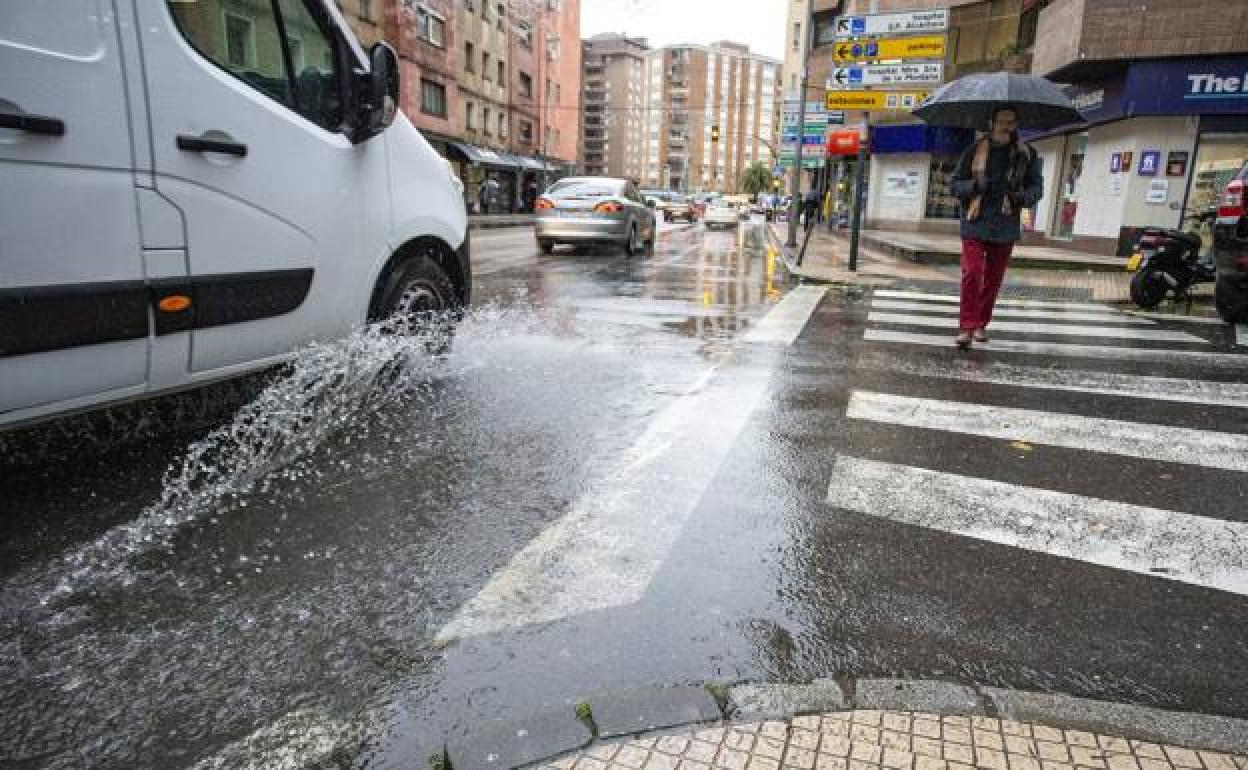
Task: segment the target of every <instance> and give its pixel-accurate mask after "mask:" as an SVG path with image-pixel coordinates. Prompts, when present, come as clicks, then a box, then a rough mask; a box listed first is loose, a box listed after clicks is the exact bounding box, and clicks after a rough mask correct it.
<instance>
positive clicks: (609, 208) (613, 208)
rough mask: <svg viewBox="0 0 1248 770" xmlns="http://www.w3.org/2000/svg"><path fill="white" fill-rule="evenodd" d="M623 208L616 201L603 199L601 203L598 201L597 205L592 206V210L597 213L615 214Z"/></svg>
mask: <svg viewBox="0 0 1248 770" xmlns="http://www.w3.org/2000/svg"><path fill="white" fill-rule="evenodd" d="M623 210H624V207H623V206H621V205H620V204H618V203H616V202H615V201H603V202H602V203H599V204H598V205H597V206H594V211H596V212H598V213H599V214H615V213H617V212H620V211H623Z"/></svg>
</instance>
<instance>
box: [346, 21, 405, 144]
mask: <svg viewBox="0 0 1248 770" xmlns="http://www.w3.org/2000/svg"><path fill="white" fill-rule="evenodd" d="M368 64H369V69H368V72H366V73H364V74H363V76H362V77H361V78H360V80H359V84H360V95H359V97H360V98H359V99H358V100H357V101H356V104H357V108H358V112H357V115H356V141H357V142H362V141H364V140H365V139H368V138H370V137H373V136H376V135H377V134H380V133H381V132H382V131H385V130H386V128H388V127H389V126H390V124H391V123H393V122H394V117H395V114H396V113H397V112H398V109H399V57H398V54H396V53H395V52H394V49H393V48H391V47H390V45H389V44H388V43H374V44H373V47H372V48H371V49H369V52H368Z"/></svg>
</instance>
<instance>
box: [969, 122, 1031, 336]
mask: <svg viewBox="0 0 1248 770" xmlns="http://www.w3.org/2000/svg"><path fill="white" fill-rule="evenodd" d="M953 194H954V195H955V196H957V198H958V200H960V201H961V202H962V227H961V232H962V290H961V301H960V309H959V314H958V335H957V337H956V338H955V342H956V343H957V345H958V347H959V348H961V349H963V350H966V349H968V348H970V346H971V342H972V340H973V341H975V342H987V341H988V333H987V331H986V328H987V326H988V322H989V321H991V320H992V310H993V306H994V305H996V302H997V292H999V291H1000V289H1001V282H1002V280H1004V278H1005V268H1006V265H1007V263H1008V262H1009V260H1010V255H1011V254H1012V253H1013V251H1014V244H1015V243H1017V242H1018V240H1019V238H1021V237H1022V227H1021V225H1020V224H1019V214H1020V213H1021V211H1022V210H1023V209H1025V208H1030V207H1031V206H1034V205H1036V203H1037V202H1039V200H1040V197H1041V196H1042V195H1043V194H1044V180H1043V179H1042V178H1041V176H1040V162H1039V160H1038V159H1037V157H1036V151H1035V149H1034V148H1032V147H1031V145H1028V144H1024V143H1022V142H1020V141H1019V138H1018V111H1017V110H1016V109H1015V108H1013V107H1010V106H1008V105H1003V106H1001V107H998V108H996V109H995V110H994V111H993V113H992V122H991V130H990V131H989V133H988V134H987V135H985V136H981V137H979V138H977V139H976V140H975V143H974V144H972V145H971V146H970V147H968V148H967V150H966V152H964V153H963V154H962V157H961V159H960V160H959V161H958V166H957V169H956V170H955V171H954V175H953Z"/></svg>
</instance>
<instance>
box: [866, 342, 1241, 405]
mask: <svg viewBox="0 0 1248 770" xmlns="http://www.w3.org/2000/svg"><path fill="white" fill-rule="evenodd" d="M856 366H857V367H859V368H863V369H873V370H876V371H886V372H899V373H902V374H908V375H915V376H919V377H934V378H939V379H946V380H961V381H965V382H984V383H990V384H993V385H1012V386H1015V387H1020V388H1039V389H1041V390H1060V391H1069V392H1075V393H1097V394H1101V395H1106V396H1125V397H1130V398H1144V399H1150V400H1153V401H1177V402H1179V403H1182V404H1209V405H1211V406H1236V407H1245V408H1248V383H1242V382H1214V381H1209V380H1190V379H1187V378H1180V377H1149V376H1143V375H1133V374H1119V373H1118V372H1092V371H1082V370H1079V369H1051V368H1048V367H1043V366H1015V365H1013V364H1005V363H1001V362H998V361H992V362H988V363H981V362H978V361H965V360H955V361H939V362H936V361H930V360H927V359H923V358H918V359H915V360H906V359H901V360H899V359H896V358H893V357H891V356H881V355H866V356H862V357H860V358H859V359H858V361H857V362H856Z"/></svg>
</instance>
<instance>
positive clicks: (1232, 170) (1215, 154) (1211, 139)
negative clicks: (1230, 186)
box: [1187, 134, 1248, 212]
mask: <svg viewBox="0 0 1248 770" xmlns="http://www.w3.org/2000/svg"><path fill="white" fill-rule="evenodd" d="M1245 163H1248V136H1245V135H1243V134H1233V135H1231V134H1205V135H1203V136H1201V137H1200V147H1199V148H1198V149H1197V151H1196V162H1195V163H1194V164H1192V188H1191V191H1190V192H1189V193H1188V196H1187V208H1188V209H1189V210H1190V211H1194V212H1200V211H1204V210H1205V209H1207V208H1209V207H1210V206H1217V205H1218V195H1219V194H1220V193H1221V192H1222V190H1223V188H1225V187H1226V185H1227V183H1228V182H1230V181H1231V179H1233V178H1234V177H1235V175H1236V174H1238V173H1239V170H1240V169H1241V168H1243V167H1244V164H1245Z"/></svg>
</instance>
